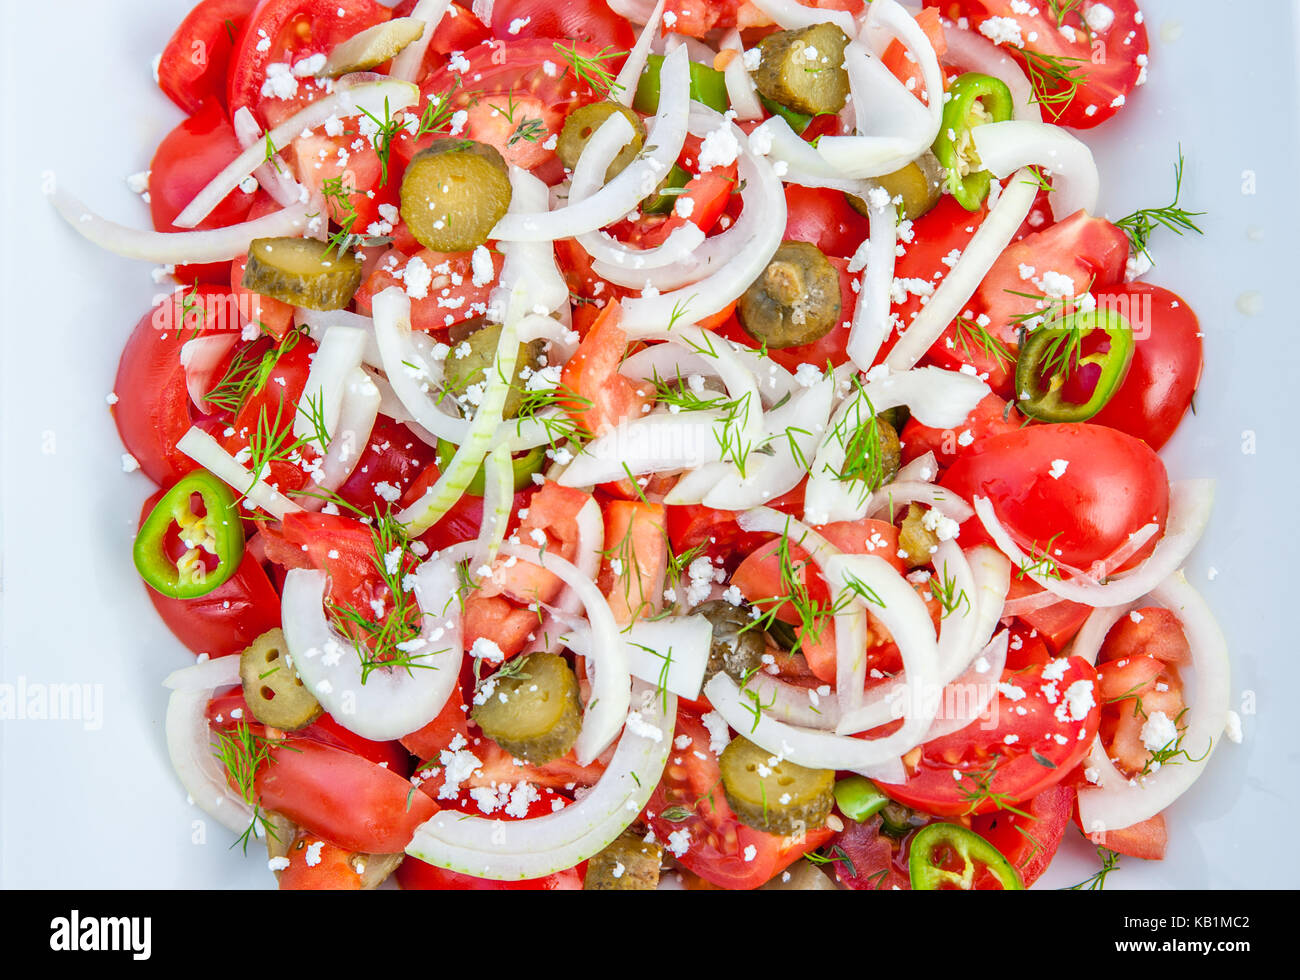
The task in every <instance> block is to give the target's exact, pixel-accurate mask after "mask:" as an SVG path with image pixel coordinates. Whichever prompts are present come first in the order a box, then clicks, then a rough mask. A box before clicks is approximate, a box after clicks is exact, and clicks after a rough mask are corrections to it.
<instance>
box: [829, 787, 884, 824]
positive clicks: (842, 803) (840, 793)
mask: <svg viewBox="0 0 1300 980" xmlns="http://www.w3.org/2000/svg"><path fill="white" fill-rule="evenodd" d="M889 802H890V801H889V797H888V796H886V795H885V794H884V793H882V792H881V791H880V787H878V786H877V785H876V784H875V783H873V782H872V781H871V780H870V779H866V778H864V777H862V776H850V777H849V778H847V779H841V780H840V781H839V782H838V783H836V784H835V805H836V806H838V807H839V809H840V813H842V814H844V815H845V816H846V817H848V818H849V819H850V820H854V821H857V822H858V823H862V822H864V821H866V820H870V819H871V818H872V817H874V816H875V815H876V814H877V813H879V812H880V811H881V810H883V809H884V808H885V807H887V806H888V805H889Z"/></svg>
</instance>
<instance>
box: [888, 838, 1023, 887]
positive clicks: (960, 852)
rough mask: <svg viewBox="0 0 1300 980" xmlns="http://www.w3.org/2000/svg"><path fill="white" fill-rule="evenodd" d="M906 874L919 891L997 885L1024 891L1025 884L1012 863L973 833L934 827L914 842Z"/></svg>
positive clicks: (914, 839) (909, 853) (913, 839)
mask: <svg viewBox="0 0 1300 980" xmlns="http://www.w3.org/2000/svg"><path fill="white" fill-rule="evenodd" d="M907 871H908V874H909V875H910V876H911V879H912V888H913V889H914V890H916V891H939V890H945V889H946V890H954V889H960V890H961V891H971V890H972V889H975V888H981V887H982V888H989V886H992V885H996V886H997V887H999V888H1001V889H1002V891H1023V890H1024V887H1025V883H1024V881H1023V880H1021V877H1020V872H1018V871H1017V870H1016V869H1015V867H1014V866H1012V864H1011V862H1010V861H1008V860H1007V859H1006V858H1004V857H1003V856H1002V854H1001V852H999V851H998V849H997V848H996V847H994V846H993V845H992V844H990V843H989V842H988V841H986V840H985V839H984V838H983V837H981V836H980V835H979V834H977V833H975V831H973V830H967V829H966V828H965V827H959V826H958V825H957V824H952V823H932V824H930V825H928V826H926V827H924V828H922V829H921V830H920V831H919V832H918V833H917V835H916V836H915V837H913V838H912V844H911V849H910V850H909V852H908V857H907Z"/></svg>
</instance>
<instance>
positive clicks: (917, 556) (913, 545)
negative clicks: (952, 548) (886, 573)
mask: <svg viewBox="0 0 1300 980" xmlns="http://www.w3.org/2000/svg"><path fill="white" fill-rule="evenodd" d="M924 518H925V508H924V507H922V506H921V505H920V504H911V505H910V506H909V507H908V508H907V516H906V517H905V518H903V526H902V528H901V529H900V530H899V532H898V549H899V550H900V551H905V552H907V558H906V559H905V560H906V562H907V567H908V568H909V569H910V568H920V567H921V566H923V565H928V564H930V562H931V560H932V559H933V558H934V549H936V548H938V547H939V536H938V535H937V534H935V533H934V532H933V531H931V530H929V529H928V528H927V527H926V526H925V524H924V523H923V521H924Z"/></svg>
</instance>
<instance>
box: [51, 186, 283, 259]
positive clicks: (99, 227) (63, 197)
mask: <svg viewBox="0 0 1300 980" xmlns="http://www.w3.org/2000/svg"><path fill="white" fill-rule="evenodd" d="M50 203H51V204H53V205H54V209H55V210H56V211H58V212H59V215H60V216H61V217H62V218H63V220H64V221H66V222H67V223H68V224H70V225H71V226H72V227H73V228H74V229H76V231H77V234H79V235H81V237H82V238H84V239H86V240H87V241H88V242H91V243H92V244H95V245H98V246H99V247H100V248H102V249H105V250H106V251H109V252H112V253H113V254H114V255H120V256H122V257H123V258H127V259H138V260H140V261H141V262H153V263H155V264H157V265H172V266H176V265H205V264H208V263H211V262H229V261H230V260H231V259H236V258H238V257H239V256H241V255H244V254H245V253H247V252H248V246H249V245H250V244H251V243H252V242H253V241H255V240H256V239H258V238H289V237H293V236H294V235H298V234H300V233H301V232H302V230H303V229H304V228H306V227H307V210H308V207H307V205H305V204H295V205H294V206H292V207H288V208H285V209H284V210H283V211H276V212H275V213H274V214H268V215H266V216H265V217H261V218H257V219H256V220H253V221H245V222H243V223H242V224H238V225H230V226H229V227H228V228H214V229H213V230H211V231H179V232H166V231H140V230H139V229H136V228H127V227H126V226H125V225H119V224H117V223H116V222H113V221H109V220H108V219H107V218H102V217H100V216H99V215H97V214H95V213H94V212H93V211H91V210H90V209H89V208H87V207H86V206H85V205H84V204H82V203H81V202H80V201H79V200H77V199H76V198H75V197H73V196H72V195H71V194H68V193H66V192H64V191H62V190H56V191H54V193H52V194H51V195H50Z"/></svg>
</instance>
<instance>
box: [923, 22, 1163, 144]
mask: <svg viewBox="0 0 1300 980" xmlns="http://www.w3.org/2000/svg"><path fill="white" fill-rule="evenodd" d="M925 5H926V6H927V7H938V8H939V9H940V11H942V12H943V14H944V16H946V17H947V18H948V19H949V20H954V21H955V20H958V19H960V18H962V17H965V18H967V19H969V21H970V28H971V30H972V31H974V30H978V29H979V27H980V25H982V24H983V23H984V22H985V21H986V20H988V19H989V18H991V17H1005V18H1010V19H1012V20H1015V21H1017V22H1018V23H1019V25H1020V33H1021V35H1022V36H1023V37H1025V38H1028V37H1029V36H1030V35H1031V34H1036V35H1037V37H1036V38H1035V40H1034V41H1033V42H1031V43H1030V44H1028V45H1027V46H1028V47H1029V48H1031V49H1032V50H1034V51H1037V52H1039V53H1040V54H1045V55H1049V56H1056V57H1067V58H1075V59H1078V62H1079V65H1080V68H1081V70H1082V71H1083V72H1084V74H1085V76H1086V79H1085V81H1084V82H1083V83H1082V84H1081V85H1079V87H1078V89H1077V91H1076V92H1075V93H1074V95H1073V97H1072V98H1071V99H1070V100H1069V101H1068V102H1066V103H1064V104H1063V105H1062V104H1055V103H1053V104H1051V105H1048V106H1045V107H1044V112H1043V119H1044V121H1045V122H1049V123H1052V124H1054V125H1058V126H1068V127H1070V128H1072V129H1091V128H1092V127H1094V126H1099V125H1101V124H1102V123H1103V122H1105V121H1106V120H1107V119H1109V118H1111V117H1112V116H1114V115H1115V113H1116V112H1118V111H1119V110H1120V108H1121V107H1122V106H1123V105H1124V104H1125V102H1126V101H1127V97H1128V96H1129V95H1131V94H1132V92H1133V90H1134V89H1135V88H1136V87H1137V85H1138V81H1139V79H1140V78H1141V77H1142V76H1143V75H1144V70H1143V67H1142V66H1141V65H1139V64H1138V58H1139V56H1143V57H1144V56H1146V55H1147V54H1148V53H1149V51H1150V41H1149V40H1148V37H1147V29H1146V25H1145V23H1144V22H1143V21H1142V19H1141V17H1140V12H1139V10H1138V4H1137V2H1136V0H1114V2H1113V3H1111V2H1109V0H1108V2H1107V4H1106V6H1107V7H1109V8H1110V10H1111V12H1112V13H1113V14H1114V19H1113V21H1112V23H1111V24H1110V25H1108V26H1107V27H1106V29H1105V30H1104V31H1098V32H1096V33H1092V34H1085V31H1084V22H1083V19H1082V17H1081V16H1080V13H1079V11H1078V10H1074V11H1072V12H1069V13H1066V14H1065V15H1064V19H1063V21H1062V22H1061V23H1063V24H1064V26H1066V27H1069V28H1071V29H1072V30H1074V31H1076V35H1075V40H1069V39H1068V38H1066V37H1065V36H1064V35H1063V33H1062V32H1061V30H1060V29H1059V26H1058V20H1057V17H1056V15H1055V14H1053V13H1052V12H1051V11H1050V10H1049V9H1048V8H1047V5H1045V4H1043V5H1036V6H1035V7H1034V9H1033V10H1032V12H1031V11H1030V10H1029V8H1028V7H1023V6H1022V9H1023V10H1024V13H1017V11H1016V7H1017V6H1021V5H1019V4H1016V3H1014V2H1013V0H925ZM1039 7H1041V10H1040V9H1039ZM1096 42H1102V43H1103V46H1104V50H1096V49H1095V48H1094V43H1096ZM1004 47H1005V49H1006V50H1007V51H1010V52H1012V53H1015V51H1016V48H1015V47H1013V46H1009V45H1007V46H1004ZM1022 63H1023V62H1022ZM1049 91H1053V92H1060V91H1064V87H1063V86H1054V87H1053V88H1052V89H1050V90H1049Z"/></svg>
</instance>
